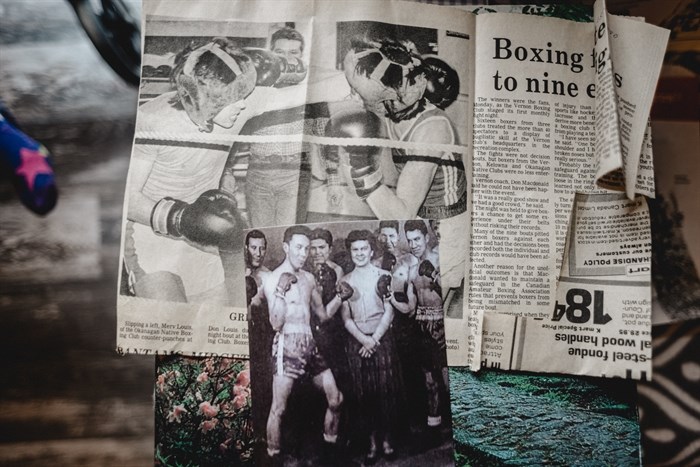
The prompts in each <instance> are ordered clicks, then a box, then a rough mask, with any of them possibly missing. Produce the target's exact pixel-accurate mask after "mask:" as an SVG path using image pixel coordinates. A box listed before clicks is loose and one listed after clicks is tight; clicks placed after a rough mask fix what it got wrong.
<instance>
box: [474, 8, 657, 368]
mask: <svg viewBox="0 0 700 467" xmlns="http://www.w3.org/2000/svg"><path fill="white" fill-rule="evenodd" d="M601 7H602V5H601V4H600V3H599V4H597V7H596V10H595V13H594V17H595V23H573V22H565V21H563V20H559V19H552V18H537V17H532V16H519V17H518V19H517V20H516V19H515V17H514V16H513V15H510V14H506V13H499V14H493V15H480V16H479V17H478V21H477V29H476V37H477V38H478V46H477V54H476V60H475V73H476V81H475V83H476V85H475V93H474V95H475V110H474V152H473V167H474V171H473V180H472V185H471V186H472V191H471V194H472V198H471V200H472V206H471V209H472V211H471V214H472V215H471V232H472V237H471V242H470V254H469V263H468V269H467V277H468V281H467V302H466V310H468V312H469V314H470V317H471V318H472V319H471V321H470V322H472V323H474V324H475V325H474V326H472V327H471V329H470V332H471V339H472V341H471V342H472V343H473V345H472V346H470V350H472V349H473V350H472V351H471V352H470V356H471V355H473V356H475V357H476V356H480V357H476V358H474V359H473V360H471V361H470V363H469V366H470V367H471V368H473V369H477V368H480V367H481V366H482V365H485V366H489V367H491V366H492V367H498V368H506V369H528V370H537V371H551V372H567V373H574V374H588V375H596V376H622V377H630V378H635V379H640V378H648V377H650V369H651V363H650V362H651V348H650V345H649V342H650V336H649V331H650V317H651V315H650V313H651V308H650V299H651V296H650V256H651V255H650V235H649V216H648V212H647V210H646V203H645V202H644V198H643V197H635V195H638V194H643V195H650V194H653V176H652V165H651V156H650V155H651V146H650V142H649V135H650V131H649V130H648V124H647V119H648V114H649V107H650V103H651V96H652V93H653V87H654V85H655V83H656V79H657V78H658V72H659V70H660V66H661V61H662V58H663V51H664V47H665V43H666V37H667V34H666V31H664V30H661V29H659V28H656V27H653V26H649V25H645V24H644V23H642V22H639V21H635V20H631V19H625V18H618V17H613V16H612V15H607V14H606V12H605V11H604V10H602V9H601ZM564 24H566V25H567V26H566V27H564ZM514 25H517V27H514ZM613 25H614V28H615V30H614V31H611V30H610V29H611V28H612V27H613ZM640 29H641V30H644V31H646V34H644V35H643V37H640V36H641V34H640V32H639V31H640ZM532 30H538V31H541V34H538V35H537V36H533V35H532V34H531V33H530V32H531V31H532ZM628 30H629V31H630V34H631V36H632V37H635V38H636V43H635V47H634V49H635V50H644V51H645V53H644V54H638V55H633V54H623V53H622V52H618V53H617V54H613V52H614V50H616V48H617V49H623V48H624V49H625V50H629V49H628V47H629V43H628V42H627V41H626V40H623V39H622V38H623V37H624V36H625V34H627V32H628ZM613 55H614V56H615V62H614V63H613V60H612V58H613ZM618 61H627V63H626V64H625V65H618ZM630 62H631V63H630ZM651 64H653V66H650V65H651ZM642 68H643V69H644V70H645V73H639V72H638V70H639V69H642ZM618 70H619V71H618ZM633 70H637V71H633ZM630 96H635V98H634V100H630V101H627V100H626V98H629V99H632V97H630ZM620 115H623V117H621V116H620ZM633 129H634V131H633ZM623 134H624V135H623ZM622 146H624V147H625V148H626V149H625V150H624V151H623V150H622V149H621V148H622ZM632 154H636V155H640V154H641V156H638V157H632ZM629 174H633V179H632V181H631V182H629V180H628V178H629V177H630V175H629ZM630 183H631V185H630ZM630 186H631V187H632V188H631V189H630ZM609 189H617V190H619V191H624V192H625V193H626V195H627V198H628V199H629V202H625V201H624V199H621V198H620V197H619V196H617V195H614V194H612V192H611V191H609ZM576 193H586V194H588V195H589V196H588V197H578V198H577V197H576ZM575 201H577V202H576V203H575ZM596 232H597V233H596ZM567 239H569V240H570V241H569V243H568V248H567ZM603 266H615V267H614V268H613V267H611V268H607V269H606V268H605V267H603ZM560 272H561V274H560ZM590 276H596V277H595V278H592V277H590ZM599 276H602V277H599ZM609 276H620V277H619V279H621V280H619V281H618V280H616V279H615V278H613V277H609ZM630 279H632V280H630ZM613 283H614V284H615V285H613ZM505 315H508V316H505ZM603 337H605V339H603ZM608 351H609V352H608ZM617 352H622V354H623V355H618V354H617Z"/></svg>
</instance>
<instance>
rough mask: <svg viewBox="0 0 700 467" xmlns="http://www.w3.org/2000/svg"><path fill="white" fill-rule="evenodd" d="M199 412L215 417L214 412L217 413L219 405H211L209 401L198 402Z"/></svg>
mask: <svg viewBox="0 0 700 467" xmlns="http://www.w3.org/2000/svg"><path fill="white" fill-rule="evenodd" d="M199 413H201V414H202V415H204V416H205V417H209V418H211V417H216V414H218V413H219V406H218V405H211V404H210V403H209V401H204V402H202V403H201V404H199Z"/></svg>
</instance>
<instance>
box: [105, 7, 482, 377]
mask: <svg viewBox="0 0 700 467" xmlns="http://www.w3.org/2000/svg"><path fill="white" fill-rule="evenodd" d="M440 12H443V13H447V11H446V10H442V9H439V8H435V7H430V6H425V5H419V4H404V3H398V2H386V3H375V2H349V3H342V2H325V3H321V2H319V3H316V4H314V3H304V4H301V3H299V2H267V3H265V2H256V3H255V5H252V4H251V3H249V2H198V3H188V4H186V5H185V4H182V3H181V2H170V3H169V2H156V1H153V2H145V4H144V14H145V29H144V30H145V42H144V55H145V58H144V60H146V59H149V60H151V63H153V65H150V64H149V63H148V62H147V61H145V62H144V76H143V83H142V87H141V101H142V102H141V105H140V106H139V112H138V117H137V128H136V136H135V141H134V151H133V155H132V162H131V166H130V173H129V179H128V187H127V197H126V201H125V213H126V216H125V217H126V221H125V226H124V240H123V271H124V275H123V277H125V278H126V279H125V280H123V281H122V283H121V289H120V295H119V329H118V346H119V348H120V349H119V350H120V351H122V352H148V353H151V352H159V353H161V352H181V353H186V354H192V355H198V354H201V353H207V354H209V353H212V354H217V355H234V356H247V355H248V338H247V326H248V321H247V312H246V309H245V282H244V278H245V277H244V275H243V274H242V273H241V271H243V270H244V269H245V267H246V266H248V268H250V267H251V264H252V262H253V261H255V255H256V254H258V253H256V252H255V245H253V244H252V243H251V242H249V241H247V240H246V239H244V236H243V234H242V231H243V229H244V228H245V227H251V228H256V229H261V228H266V227H271V226H281V225H291V224H298V225H301V224H308V223H312V222H328V221H341V220H361V219H366V220H371V219H382V220H386V221H388V220H392V219H412V218H413V219H416V218H422V219H424V220H426V221H428V220H429V221H430V222H431V235H437V232H438V231H439V235H440V236H441V238H442V241H443V242H444V245H446V247H445V248H444V249H443V254H442V255H441V259H440V263H439V264H438V265H436V268H437V269H439V271H440V277H441V281H442V283H441V292H442V293H443V294H444V302H445V308H446V310H447V311H446V314H447V318H446V319H445V321H446V328H447V329H448V338H447V350H448V353H449V358H450V361H451V362H452V363H458V364H464V363H466V356H465V355H466V353H465V348H466V337H467V325H466V319H464V318H463V317H462V316H463V312H462V310H463V300H462V298H461V297H462V294H463V282H464V271H465V260H466V254H465V252H466V251H467V249H468V248H467V245H468V244H467V238H468V236H467V235H466V233H467V232H468V229H469V217H468V212H467V197H468V196H467V189H468V184H467V177H468V173H469V172H468V168H467V163H468V162H467V161H468V158H467V157H466V154H467V152H468V145H467V142H468V141H469V140H470V139H471V134H470V133H469V128H470V125H469V124H468V120H469V115H470V112H469V102H470V101H469V99H470V89H471V83H472V80H473V74H472V73H471V68H470V63H471V62H472V61H473V45H472V42H471V34H472V33H473V29H474V16H473V15H471V14H468V13H466V12H457V14H456V15H447V16H449V17H447V16H445V15H444V14H438V13H440ZM164 63H168V64H169V65H165V64H164ZM156 65H157V66H156ZM159 67H160V68H159ZM163 67H165V68H163ZM167 68H169V71H163V70H166V69H167ZM159 69H160V71H159ZM425 225H428V224H427V222H426V224H425ZM403 228H404V225H403V223H402V224H401V225H399V224H398V223H396V224H394V223H391V222H389V223H386V224H382V225H380V224H376V225H375V227H374V229H375V230H374V232H373V234H374V235H375V236H376V237H377V238H378V240H379V241H380V242H379V243H380V245H379V249H378V250H377V252H376V256H377V257H378V258H382V259H383V263H384V264H383V268H384V269H387V270H389V271H390V272H391V273H392V275H393V276H395V277H397V278H398V280H397V281H395V283H396V284H400V283H401V280H400V278H401V277H402V276H403V277H404V282H405V276H406V275H407V273H408V272H407V267H406V265H404V264H403V262H402V261H401V259H402V258H403V257H405V256H407V255H408V256H410V254H409V253H410V251H409V247H408V243H407V242H406V240H405V239H406V232H405V231H404V230H403ZM328 248H329V249H331V245H330V244H329V245H328ZM333 248H334V247H333ZM330 253H334V251H333V250H332V249H331V251H330ZM396 292H399V293H404V291H402V290H397V291H396Z"/></svg>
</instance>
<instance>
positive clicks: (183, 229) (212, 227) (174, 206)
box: [151, 190, 245, 250]
mask: <svg viewBox="0 0 700 467" xmlns="http://www.w3.org/2000/svg"><path fill="white" fill-rule="evenodd" d="M151 228H152V229H153V231H154V232H155V233H156V234H159V235H165V236H168V237H171V238H185V239H187V240H189V241H191V242H194V243H198V244H200V245H204V246H214V247H218V248H221V249H223V250H234V249H235V248H236V247H237V246H238V245H239V244H240V238H239V237H240V231H241V229H243V228H245V224H244V221H243V218H242V217H241V215H240V213H239V212H238V206H237V203H236V200H235V199H234V198H233V196H232V195H230V194H229V193H227V192H225V191H222V190H209V191H206V192H204V193H202V194H201V195H199V198H197V199H196V200H195V201H194V202H193V203H192V204H188V203H186V202H184V201H180V200H177V199H174V198H170V197H167V198H163V199H161V200H160V201H158V202H157V203H156V205H155V206H154V207H153V211H152V212H151Z"/></svg>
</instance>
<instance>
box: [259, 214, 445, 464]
mask: <svg viewBox="0 0 700 467" xmlns="http://www.w3.org/2000/svg"><path fill="white" fill-rule="evenodd" d="M438 239H439V237H438V235H437V234H436V231H435V230H434V223H429V222H427V221H423V220H420V219H417V220H406V221H394V220H391V221H377V220H374V221H354V222H341V223H323V224H307V225H302V224H296V225H292V226H283V227H269V228H263V229H252V230H249V231H247V233H246V236H245V243H246V256H247V267H246V269H245V280H246V288H247V301H248V311H249V328H248V330H249V342H250V368H251V387H252V390H253V393H254V398H253V404H252V410H253V431H254V433H255V438H256V446H255V453H254V458H255V459H256V463H258V464H259V465H370V464H373V463H375V462H381V465H397V466H403V465H453V462H454V461H453V448H452V427H451V415H450V414H451V412H450V399H449V382H448V374H447V357H446V342H445V327H444V311H443V299H442V288H441V278H440V271H439V264H440V262H439V254H438Z"/></svg>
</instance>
